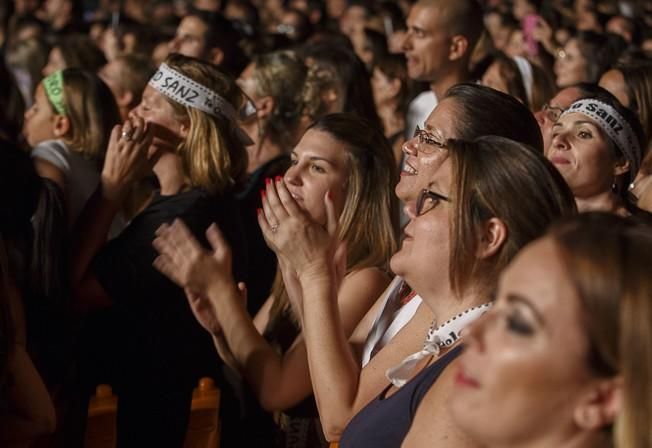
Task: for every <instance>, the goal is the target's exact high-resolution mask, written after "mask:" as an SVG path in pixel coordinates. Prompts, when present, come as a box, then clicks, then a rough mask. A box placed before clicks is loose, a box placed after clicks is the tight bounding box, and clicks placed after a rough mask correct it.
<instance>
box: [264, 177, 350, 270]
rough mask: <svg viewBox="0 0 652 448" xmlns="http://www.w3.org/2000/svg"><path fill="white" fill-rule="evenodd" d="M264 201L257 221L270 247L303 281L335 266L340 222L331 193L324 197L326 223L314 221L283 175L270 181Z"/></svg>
mask: <svg viewBox="0 0 652 448" xmlns="http://www.w3.org/2000/svg"><path fill="white" fill-rule="evenodd" d="M262 203H263V209H262V211H260V210H259V213H258V224H259V225H260V228H261V230H262V232H263V236H264V237H265V240H266V241H267V244H268V246H269V247H270V248H271V249H272V250H273V251H274V252H276V255H277V256H278V257H279V259H283V261H284V262H285V263H286V264H287V269H290V270H291V271H294V272H296V275H297V277H298V278H299V280H300V279H301V277H302V276H305V275H313V274H318V273H319V274H322V273H323V272H324V270H325V269H331V268H332V263H333V257H334V254H335V250H336V247H337V244H338V222H337V216H335V208H334V205H333V200H332V198H331V195H330V192H327V193H326V195H325V197H324V205H325V207H326V226H322V225H319V224H317V223H315V222H314V221H313V220H312V219H311V218H310V217H309V216H308V214H307V213H306V212H305V211H304V210H302V209H301V208H300V207H299V206H298V204H297V203H296V201H295V200H294V198H293V197H292V195H291V194H290V192H289V191H288V189H287V188H286V186H285V183H284V181H283V180H282V179H281V178H280V177H277V178H276V181H275V182H273V181H269V182H267V187H266V189H265V192H264V194H263V200H262Z"/></svg>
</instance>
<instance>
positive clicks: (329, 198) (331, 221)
mask: <svg viewBox="0 0 652 448" xmlns="http://www.w3.org/2000/svg"><path fill="white" fill-rule="evenodd" d="M324 204H325V206H326V230H327V231H328V234H329V235H330V236H332V237H334V236H337V227H338V225H339V223H338V219H337V214H336V213H335V204H333V193H332V192H331V191H330V190H328V191H327V192H326V194H325V195H324Z"/></svg>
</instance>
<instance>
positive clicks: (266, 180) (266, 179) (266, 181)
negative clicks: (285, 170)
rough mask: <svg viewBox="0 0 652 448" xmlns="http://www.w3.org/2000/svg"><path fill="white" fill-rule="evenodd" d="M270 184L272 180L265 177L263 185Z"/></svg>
mask: <svg viewBox="0 0 652 448" xmlns="http://www.w3.org/2000/svg"><path fill="white" fill-rule="evenodd" d="M270 183H272V179H270V178H269V177H266V178H265V185H269V184H270Z"/></svg>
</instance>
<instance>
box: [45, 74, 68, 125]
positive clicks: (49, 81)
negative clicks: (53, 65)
mask: <svg viewBox="0 0 652 448" xmlns="http://www.w3.org/2000/svg"><path fill="white" fill-rule="evenodd" d="M43 87H44V88H45V93H46V94H47V96H48V99H49V100H50V103H52V106H54V110H55V111H56V112H57V113H58V114H59V115H64V116H65V115H66V101H65V98H64V96H63V71H61V70H58V71H56V72H54V73H52V74H51V75H50V76H48V77H47V78H45V79H43Z"/></svg>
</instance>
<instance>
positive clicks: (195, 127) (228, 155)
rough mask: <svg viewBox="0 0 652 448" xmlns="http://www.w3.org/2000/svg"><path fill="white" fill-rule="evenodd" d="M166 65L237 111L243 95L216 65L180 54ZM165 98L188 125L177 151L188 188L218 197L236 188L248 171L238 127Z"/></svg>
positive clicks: (222, 118) (173, 55) (168, 60)
mask: <svg viewBox="0 0 652 448" xmlns="http://www.w3.org/2000/svg"><path fill="white" fill-rule="evenodd" d="M165 63H166V64H167V65H168V66H169V67H170V68H171V69H173V70H175V71H177V72H179V73H181V74H183V75H185V76H187V77H189V78H191V79H192V80H194V81H196V82H197V83H199V84H201V85H203V86H205V87H207V88H209V89H210V90H212V91H213V92H215V93H216V94H218V95H220V96H221V97H222V98H224V99H225V100H226V101H228V102H229V103H231V105H232V106H233V108H234V109H235V110H240V107H241V106H242V103H243V99H244V97H243V93H242V91H241V90H240V88H239V87H238V86H237V85H236V83H235V81H234V80H233V78H231V77H230V76H229V75H227V74H226V73H224V72H223V71H221V70H220V69H219V68H218V67H216V66H215V65H212V64H209V63H206V62H203V61H200V60H199V59H195V58H191V57H187V56H182V55H180V54H172V55H170V56H168V57H167V59H166V60H165ZM164 98H165V99H166V101H168V102H169V103H170V104H171V105H172V107H173V109H174V111H175V113H176V114H177V116H178V117H179V118H181V119H188V120H189V122H190V127H189V130H188V135H187V136H186V138H185V139H184V140H183V141H182V142H181V143H180V144H179V146H178V148H177V151H178V152H179V155H180V156H181V159H182V161H183V165H184V170H185V173H186V175H187V177H188V181H189V182H190V184H191V185H192V186H194V187H201V188H203V189H205V190H206V191H209V192H211V193H221V192H223V191H225V190H226V189H228V188H230V187H232V186H233V185H235V183H236V182H237V181H238V180H240V179H241V178H242V177H243V176H244V174H245V171H246V169H247V152H246V150H245V147H244V145H243V144H242V142H241V141H240V140H239V139H238V136H237V134H236V126H237V124H236V123H233V122H231V121H230V120H229V119H228V118H226V117H223V116H213V115H210V114H208V113H206V112H203V111H201V110H198V109H194V108H191V107H187V106H183V105H181V104H179V103H177V102H176V101H174V100H172V99H170V98H168V97H164Z"/></svg>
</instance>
